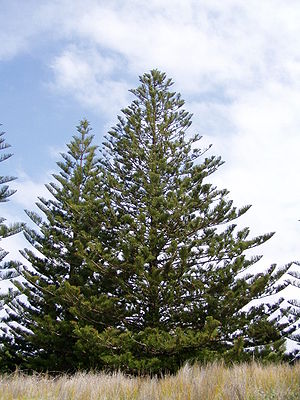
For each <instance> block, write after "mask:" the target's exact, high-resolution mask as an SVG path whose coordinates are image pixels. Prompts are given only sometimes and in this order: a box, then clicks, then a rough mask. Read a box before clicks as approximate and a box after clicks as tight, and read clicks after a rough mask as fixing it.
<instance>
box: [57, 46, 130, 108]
mask: <svg viewBox="0 0 300 400" xmlns="http://www.w3.org/2000/svg"><path fill="white" fill-rule="evenodd" d="M122 63H123V62H122V59H121V58H118V57H115V56H114V57H109V56H102V55H101V54H100V53H98V52H97V51H96V50H95V49H88V50H86V49H79V48H77V47H75V46H71V47H70V48H69V49H67V50H65V51H64V52H63V53H62V54H61V55H60V56H58V57H56V58H55V60H54V62H53V63H52V69H53V71H54V75H55V81H54V83H53V84H52V85H51V87H52V89H54V90H59V91H60V92H66V93H68V94H71V95H73V96H74V97H75V98H76V99H77V100H78V101H79V102H80V103H82V104H83V105H84V106H86V107H88V108H92V109H96V110H97V111H99V110H100V111H104V112H105V113H106V114H107V115H115V114H116V113H117V112H118V111H119V110H120V108H121V107H122V106H123V105H124V104H126V103H127V101H128V85H127V84H126V83H125V82H124V81H123V80H116V79H112V77H111V75H112V73H115V72H120V69H121V67H122Z"/></svg>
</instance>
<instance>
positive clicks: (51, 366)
mask: <svg viewBox="0 0 300 400" xmlns="http://www.w3.org/2000/svg"><path fill="white" fill-rule="evenodd" d="M77 130H78V133H77V135H75V136H74V137H73V140H72V141H71V143H70V144H69V145H68V152H67V153H66V154H62V158H63V161H61V162H58V163H57V164H58V167H59V169H60V172H59V173H58V174H55V175H54V178H55V182H52V183H50V184H49V185H46V186H47V188H48V190H49V192H50V194H51V195H52V198H50V199H49V200H46V199H44V198H39V202H38V203H37V206H38V207H39V209H40V210H41V211H42V213H43V215H42V216H40V215H38V214H37V213H34V212H30V211H27V214H28V216H29V217H30V218H31V220H32V221H33V222H34V223H35V224H36V225H37V227H38V231H36V230H33V229H29V228H27V229H26V232H25V236H26V238H27V240H28V241H29V243H30V244H31V245H32V246H33V247H34V250H31V249H25V250H24V251H23V252H22V254H23V255H24V257H25V258H26V259H27V261H28V262H29V265H30V267H26V266H23V268H21V273H22V276H23V278H24V280H23V282H22V283H20V282H19V283H18V282H16V283H15V284H16V285H17V287H18V291H17V292H16V293H15V298H14V300H12V301H11V299H9V300H10V303H9V306H10V310H11V311H10V315H9V317H8V318H7V325H8V326H9V329H10V334H9V335H7V336H6V338H5V340H4V348H3V350H2V357H3V363H6V366H7V367H11V368H12V367H13V365H19V366H20V367H21V368H29V369H35V370H43V371H46V370H47V371H66V370H67V371H72V370H75V369H77V368H79V366H80V365H81V364H80V359H78V358H77V356H76V348H75V344H76V336H75V335H74V333H73V331H74V329H75V327H76V325H77V324H79V325H80V326H81V325H83V324H84V323H85V321H86V320H88V321H89V320H92V321H93V323H95V326H96V327H97V328H98V329H99V330H101V327H102V326H103V324H104V325H105V326H106V325H107V324H108V323H109V322H110V321H111V320H112V318H113V316H112V312H111V308H112V307H110V304H108V303H109V301H107V302H105V301H104V300H103V299H101V298H100V299H99V297H100V296H99V292H100V291H101V282H100V280H99V276H100V274H99V272H98V271H96V272H95V270H94V269H93V265H94V264H95V263H94V261H93V259H92V257H90V259H89V263H88V262H87V261H86V259H85V258H84V257H83V256H82V250H83V249H85V251H87V242H91V241H92V240H91V237H93V236H96V237H98V239H99V240H101V242H102V243H105V241H106V239H105V237H104V236H105V235H106V233H105V231H104V230H103V226H102V225H101V224H100V220H101V207H102V206H101V199H99V188H100V185H99V176H100V175H99V165H98V164H97V157H96V150H97V147H96V146H94V145H93V144H92V140H93V136H92V135H91V134H90V128H89V124H88V122H87V121H86V120H84V121H82V122H81V123H80V125H79V126H78V128H77ZM98 200H99V202H98ZM97 202H98V203H97ZM96 203H97V209H95V204H96ZM97 213H99V214H97ZM102 232H104V233H102ZM98 263H99V260H98ZM95 277H96V278H95ZM95 279H97V294H98V296H97V304H98V306H99V307H100V303H105V307H106V310H107V312H106V314H105V315H104V314H102V315H101V317H99V316H98V318H97V321H95V316H94V315H93V309H89V310H87V309H86V308H85V309H84V310H85V311H86V313H85V314H84V315H82V313H81V314H80V317H79V318H78V317H74V313H73V312H72V307H74V306H75V305H76V304H80V305H81V307H84V299H85V298H88V299H89V301H90V302H92V301H93V298H92V294H93V293H92V291H93V288H94V285H93V282H94V280H95ZM95 290H96V289H95ZM20 293H21V294H24V295H25V296H26V298H27V299H26V301H24V296H23V297H22V296H21V297H20V296H19V295H20ZM75 303H76V304H75ZM77 312H79V311H78V309H77ZM106 320H108V323H106V322H104V321H106ZM16 323H17V325H16Z"/></svg>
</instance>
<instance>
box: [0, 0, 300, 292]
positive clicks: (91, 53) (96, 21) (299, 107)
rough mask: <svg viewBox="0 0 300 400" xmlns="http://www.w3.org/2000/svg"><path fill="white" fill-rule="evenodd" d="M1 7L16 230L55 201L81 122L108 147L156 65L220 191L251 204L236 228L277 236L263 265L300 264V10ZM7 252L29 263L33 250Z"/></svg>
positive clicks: (2, 105) (238, 2) (225, 4)
mask: <svg viewBox="0 0 300 400" xmlns="http://www.w3.org/2000/svg"><path fill="white" fill-rule="evenodd" d="M0 10H1V13H0V26H1V30H0V43H1V46H0V123H2V127H1V128H2V130H3V131H5V132H6V134H5V138H6V141H7V142H8V143H10V144H11V145H12V148H11V150H12V152H13V157H11V158H10V159H9V160H8V161H6V162H5V163H1V168H2V172H1V175H2V174H6V173H8V174H9V175H14V176H17V177H18V179H17V180H16V181H14V183H13V184H11V187H12V188H15V189H17V193H16V194H15V195H14V196H13V197H12V198H11V201H10V202H9V203H7V204H2V205H1V207H2V208H1V215H2V216H5V217H6V218H7V220H8V221H9V222H11V221H25V222H28V219H27V217H26V215H25V213H24V211H23V210H24V209H29V210H35V205H34V204H35V202H36V201H37V196H40V195H42V196H45V197H47V196H49V195H48V193H47V190H46V189H45V187H44V184H46V183H48V182H50V181H52V180H53V179H52V177H51V174H52V173H53V172H55V171H56V170H57V168H56V162H57V161H59V160H60V152H62V151H65V145H66V143H68V142H69V141H70V140H71V137H72V135H74V134H75V133H76V126H77V125H78V123H79V121H80V120H81V119H82V118H87V119H88V120H89V121H90V123H91V127H92V128H93V133H94V135H95V143H96V144H99V145H101V143H102V141H103V137H104V135H105V134H106V132H107V131H108V130H109V128H110V127H111V126H113V125H115V123H116V122H117V115H118V114H120V110H121V109H122V108H123V107H126V106H127V105H128V104H129V103H130V102H131V100H132V96H131V94H130V93H129V92H128V90H129V89H131V88H135V87H136V86H137V85H138V77H139V76H140V75H142V74H143V73H144V72H148V71H149V70H151V69H153V68H157V69H160V70H161V71H164V72H166V74H167V76H168V77H170V78H172V79H173V81H174V82H175V83H174V89H175V90H176V91H178V92H180V93H181V95H182V97H183V99H185V101H186V104H185V108H186V109H187V110H188V111H190V112H192V113H193V124H192V126H191V128H190V133H191V134H194V133H199V134H201V135H203V139H202V141H201V142H200V146H202V147H205V146H206V145H207V144H212V145H213V146H212V148H211V150H210V152H209V154H211V155H220V156H221V157H222V159H223V160H224V161H225V164H224V165H223V166H222V167H221V168H220V169H219V171H217V172H216V173H215V174H214V176H212V177H211V180H210V181H211V182H213V183H214V184H216V185H217V186H218V187H220V188H227V189H228V190H229V191H230V195H229V197H230V198H231V199H232V200H233V201H234V204H235V205H236V206H238V207H240V206H243V205H246V204H252V207H251V209H250V210H249V211H248V212H247V213H246V214H245V215H244V216H243V217H241V218H240V219H239V221H237V223H238V226H239V227H241V228H242V227H244V226H249V227H250V232H251V235H252V236H255V235H259V234H263V233H267V232H276V234H275V236H274V237H273V238H272V239H270V240H269V241H268V242H267V243H265V244H264V245H262V246H261V247H260V248H258V249H256V251H255V253H256V254H262V255H263V256H264V257H263V259H262V260H261V261H260V263H259V266H258V267H259V268H262V269H263V268H266V267H268V266H269V265H270V264H273V263H276V264H278V265H279V266H282V265H285V264H287V263H289V262H291V261H296V260H300V222H299V219H300V181H299V172H300V157H299V151H300V24H299V20H300V2H299V1H298V0H288V1H287V0H264V1H261V0H248V1H243V0H196V1H194V0H147V1H143V0H127V1H122V0H110V1H102V0H95V1H93V0H85V1H82V0H70V1H69V0H51V1H47V0H26V1H22V0H10V1H7V0H0ZM4 164H5V165H4ZM1 245H2V247H4V248H5V249H7V250H10V252H11V253H10V256H8V257H11V258H12V257H15V258H17V257H19V255H18V249H20V248H23V247H24V246H26V243H24V240H23V238H22V236H20V235H18V236H17V237H14V238H11V239H10V240H4V241H2V243H1ZM294 268H295V269H297V268H298V270H299V267H296V266H295V267H294ZM0 284H1V283H0ZM2 285H3V283H2ZM299 290H300V289H299ZM299 290H298V291H297V290H295V289H292V288H289V289H288V293H287V294H286V295H287V296H292V297H295V296H296V297H298V298H299V297H300V295H299Z"/></svg>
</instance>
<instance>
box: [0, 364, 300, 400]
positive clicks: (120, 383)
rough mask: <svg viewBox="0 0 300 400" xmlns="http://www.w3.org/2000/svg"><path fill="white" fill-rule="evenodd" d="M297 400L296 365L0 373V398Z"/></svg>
mask: <svg viewBox="0 0 300 400" xmlns="http://www.w3.org/2000/svg"><path fill="white" fill-rule="evenodd" d="M241 399H243V400H244V399H245V400H248V399H249V400H256V399H257V400H271V399H274V400H275V399H276V400H299V399H300V364H297V365H295V366H292V367H291V366H289V365H285V364H282V365H270V366H261V365H259V364H252V365H238V366H234V367H232V368H226V367H224V366H223V365H221V364H213V365H209V366H206V367H200V366H194V367H189V366H185V367H184V368H182V369H181V370H180V371H179V373H178V374H177V375H176V376H167V377H165V378H163V379H156V378H129V377H126V376H124V375H122V374H121V373H116V374H113V375H108V374H104V373H99V374H91V373H90V374H84V373H77V374H76V375H74V376H65V375H64V376H60V377H58V378H55V379H53V378H51V377H49V376H45V375H43V376H42V375H35V376H26V375H23V374H19V373H15V374H12V375H4V376H2V377H0V400H241Z"/></svg>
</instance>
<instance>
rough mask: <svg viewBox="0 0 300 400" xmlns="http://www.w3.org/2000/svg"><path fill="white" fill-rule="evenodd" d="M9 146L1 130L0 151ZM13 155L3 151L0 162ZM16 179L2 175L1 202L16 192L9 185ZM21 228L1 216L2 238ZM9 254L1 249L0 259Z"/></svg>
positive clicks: (0, 185) (0, 231) (0, 176)
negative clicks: (6, 221)
mask: <svg viewBox="0 0 300 400" xmlns="http://www.w3.org/2000/svg"><path fill="white" fill-rule="evenodd" d="M8 148H10V145H9V144H8V143H6V141H5V138H4V132H0V152H2V151H5V150H6V149H8ZM11 156H12V154H11V153H1V154H0V162H3V161H6V160H7V159H9V158H10V157H11ZM15 179H16V178H15V177H14V176H7V175H0V203H4V202H7V201H8V200H9V198H10V196H12V195H13V194H14V193H15V192H16V190H12V189H10V188H9V185H8V183H9V182H11V181H13V180H15ZM21 229H22V225H21V224H12V225H10V226H8V225H7V224H6V223H5V218H3V217H0V240H1V239H4V238H6V237H8V236H11V235H14V234H16V233H18V232H20V230H21ZM7 254H8V253H7V252H6V251H4V250H3V249H0V261H2V260H3V258H4V257H5V256H6V255H7Z"/></svg>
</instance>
